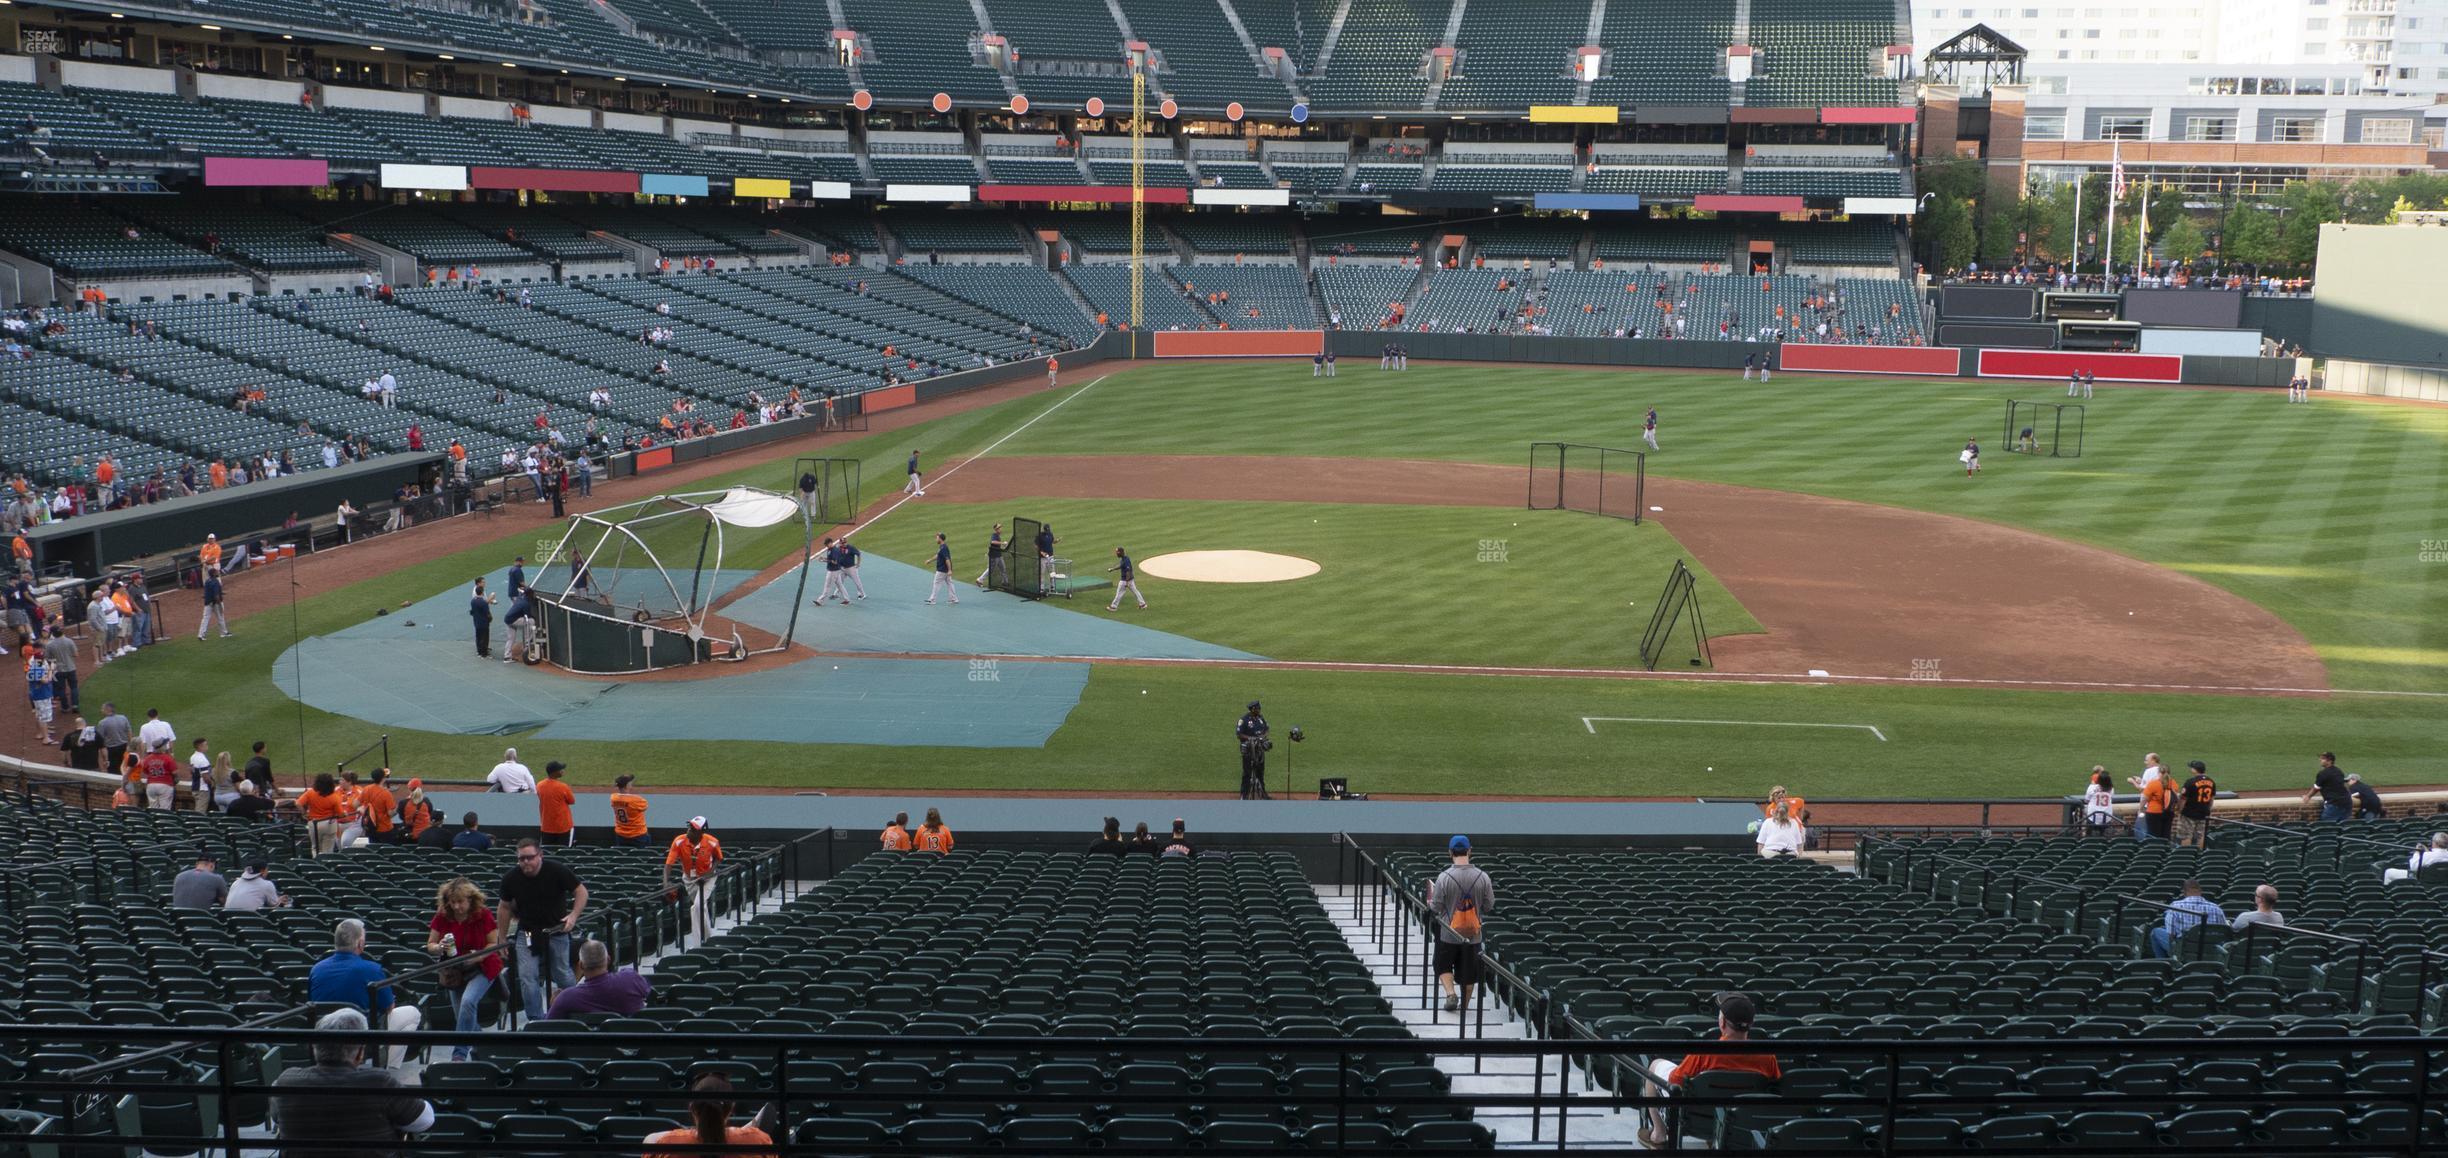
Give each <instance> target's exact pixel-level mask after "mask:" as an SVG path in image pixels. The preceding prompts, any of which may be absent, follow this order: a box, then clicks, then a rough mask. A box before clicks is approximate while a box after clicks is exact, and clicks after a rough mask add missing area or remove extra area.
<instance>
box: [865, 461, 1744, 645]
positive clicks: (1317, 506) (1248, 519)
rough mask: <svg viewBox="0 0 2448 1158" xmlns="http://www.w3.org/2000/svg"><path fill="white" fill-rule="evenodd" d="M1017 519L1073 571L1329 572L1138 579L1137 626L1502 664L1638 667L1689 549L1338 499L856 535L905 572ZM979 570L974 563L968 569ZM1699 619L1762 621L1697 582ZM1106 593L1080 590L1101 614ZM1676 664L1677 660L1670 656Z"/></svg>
mask: <svg viewBox="0 0 2448 1158" xmlns="http://www.w3.org/2000/svg"><path fill="white" fill-rule="evenodd" d="M1013 515H1026V516H1028V517H1031V518H1035V519H1039V520H1042V521H1044V522H1047V523H1050V524H1052V525H1053V527H1054V529H1055V532H1056V533H1057V534H1060V535H1062V536H1063V542H1062V545H1061V547H1060V548H1059V550H1060V552H1061V553H1062V554H1063V555H1064V556H1065V557H1067V558H1070V559H1072V560H1074V567H1075V571H1074V574H1079V575H1087V574H1092V573H1102V572H1104V571H1105V569H1107V568H1109V567H1111V566H1112V565H1113V558H1112V555H1113V549H1114V547H1116V546H1127V547H1129V548H1130V549H1131V551H1132V553H1133V557H1134V558H1137V559H1140V560H1146V559H1151V558H1154V557H1156V556H1158V555H1161V554H1164V553H1165V552H1168V551H1194V550H1230V549H1245V550H1263V551H1274V552H1279V553H1282V554H1287V555H1297V556H1300V557H1301V558H1304V559H1311V560H1315V561H1316V562H1317V563H1319V564H1320V565H1321V566H1322V567H1323V570H1321V571H1319V572H1318V573H1317V574H1316V575H1312V576H1310V577H1309V578H1306V579H1299V580H1295V581H1292V582H1288V583H1180V582H1172V581H1169V580H1165V579H1159V578H1154V577H1143V578H1142V580H1141V584H1140V587H1141V590H1143V591H1145V592H1146V593H1147V596H1148V600H1149V610H1147V611H1146V612H1140V611H1137V610H1135V609H1131V608H1130V607H1129V606H1128V605H1127V604H1126V605H1125V610H1124V612H1122V613H1120V614H1125V615H1127V616H1128V617H1129V619H1130V621H1131V622H1132V623H1136V624H1139V625H1140V626H1143V627H1152V628H1155V629H1157V630H1160V631H1170V632H1174V633H1176V634H1179V635H1186V636H1189V637H1191V638H1193V639H1202V640H1206V641H1207V642H1209V643H1219V644H1223V645H1224V646H1227V647H1235V648H1239V649H1241V650H1243V651H1248V652H1254V653H1256V654H1259V655H1264V656H1267V657H1270V658H1273V659H1307V660H1342V661H1347V662H1360V663H1445V664H1491V665H1501V666H1506V667H1535V666H1547V667H1606V668H1634V667H1639V666H1640V635H1641V630H1642V628H1643V627H1645V626H1647V624H1648V622H1649V615H1650V612H1651V611H1652V610H1653V609H1654V603H1655V600H1656V599H1657V597H1658V592H1659V590H1660V588H1661V587H1662V586H1663V584H1664V580H1665V577H1666V573H1667V571H1668V570H1669V569H1671V568H1672V567H1673V566H1674V561H1675V560H1676V559H1678V558H1683V557H1684V555H1683V550H1682V547H1681V546H1680V545H1678V544H1677V543H1676V542H1675V541H1674V537H1673V536H1672V535H1669V534H1667V532H1666V530H1665V528H1663V527H1660V526H1658V525H1657V524H1655V523H1645V524H1642V525H1640V526H1634V525H1633V524H1631V523H1630V522H1628V521H1625V520H1622V519H1610V518H1602V517H1599V516H1595V515H1584V514H1576V513H1573V512H1569V511H1515V510H1503V509H1497V508H1489V507H1397V506H1364V505H1356V504H1341V503H1210V502H1171V501H1147V500H1128V501H1124V500H1099V501H1082V500H1030V501H1026V502H1019V503H996V504H992V505H961V504H947V503H937V502H934V501H933V500H931V499H930V500H928V501H927V502H925V503H923V504H920V503H912V504H910V505H907V506H904V507H901V508H900V509H899V510H896V511H894V512H893V513H892V514H890V515H887V516H885V517H884V518H882V519H879V520H877V521H876V522H874V523H871V524H869V525H868V527H867V529H866V530H864V531H862V532H861V533H860V535H859V542H860V543H861V544H862V545H863V546H864V547H865V548H866V549H867V550H869V551H871V552H874V553H875V554H879V555H883V556H886V557H888V558H895V559H899V560H901V561H902V562H905V563H910V564H912V565H916V566H925V565H927V561H928V560H929V559H931V558H933V552H934V533H935V532H936V531H938V530H946V531H947V533H949V534H952V535H953V536H954V543H955V550H958V551H961V552H963V554H962V556H961V559H962V561H963V562H965V563H969V564H970V565H971V567H972V568H974V567H975V566H976V564H975V563H974V560H975V559H976V552H977V550H978V547H977V545H976V544H977V543H978V542H979V541H982V540H983V539H984V538H985V528H986V527H987V526H989V525H990V524H992V523H995V522H997V521H1001V522H1005V523H1006V524H1008V523H1009V521H1010V518H1011V516H1013ZM970 573H971V574H974V573H975V572H974V570H971V571H970ZM1700 596H1701V610H1702V611H1703V612H1704V613H1705V614H1706V615H1707V622H1708V625H1709V630H1710V631H1711V633H1713V634H1718V635H1726V634H1736V633H1741V632H1749V631H1758V630H1759V624H1758V623H1757V622H1755V621H1754V620H1752V618H1751V616H1750V615H1749V614H1748V613H1746V612H1745V611H1744V610H1743V609H1742V605H1741V604H1739V603H1736V602H1735V601H1734V598H1733V596H1731V595H1728V594H1727V593H1726V591H1725V589H1724V588H1723V587H1720V586H1719V585H1718V584H1717V581H1716V580H1715V579H1714V578H1712V577H1709V576H1708V575H1707V573H1706V572H1701V585H1700ZM1112 598H1113V592H1112V590H1111V589H1110V588H1108V589H1106V590H1103V591H1090V592H1085V593H1083V594H1082V595H1081V596H1080V597H1079V598H1078V599H1077V600H1076V604H1077V606H1078V607H1079V608H1080V609H1082V610H1088V611H1092V612H1094V613H1095V614H1099V615H1102V614H1105V612H1104V611H1103V609H1102V605H1103V603H1104V602H1105V601H1107V600H1110V599H1112ZM1676 662H1678V663H1679V662H1681V661H1680V660H1678V661H1676Z"/></svg>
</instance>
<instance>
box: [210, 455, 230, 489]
mask: <svg viewBox="0 0 2448 1158" xmlns="http://www.w3.org/2000/svg"><path fill="white" fill-rule="evenodd" d="M211 473H212V489H214V490H221V489H224V488H226V487H228V486H229V464H228V463H226V462H223V461H221V460H220V459H217V458H216V459H214V460H213V464H212V472H211Z"/></svg>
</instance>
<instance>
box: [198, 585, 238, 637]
mask: <svg viewBox="0 0 2448 1158" xmlns="http://www.w3.org/2000/svg"><path fill="white" fill-rule="evenodd" d="M203 604H204V617H203V618H202V619H199V620H197V621H196V639H198V640H199V641H200V640H202V639H203V638H204V633H205V632H207V631H209V630H211V628H212V626H213V625H214V624H216V623H218V624H220V625H221V638H223V639H228V638H229V633H230V629H229V603H228V597H227V593H226V592H225V591H224V590H223V588H222V586H221V568H219V567H206V568H205V569H204V599H203Z"/></svg>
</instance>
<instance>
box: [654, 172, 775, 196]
mask: <svg viewBox="0 0 2448 1158" xmlns="http://www.w3.org/2000/svg"><path fill="white" fill-rule="evenodd" d="M783 186H784V191H785V192H788V190H789V183H788V182H784V183H783ZM638 192H640V193H644V194H646V195H648V196H651V197H703V196H705V195H706V179H705V178H703V177H683V176H681V175H679V174H677V173H640V174H638Z"/></svg>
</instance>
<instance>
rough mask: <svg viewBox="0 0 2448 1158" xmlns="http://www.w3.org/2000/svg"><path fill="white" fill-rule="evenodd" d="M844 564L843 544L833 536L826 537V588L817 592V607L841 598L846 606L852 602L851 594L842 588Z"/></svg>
mask: <svg viewBox="0 0 2448 1158" xmlns="http://www.w3.org/2000/svg"><path fill="white" fill-rule="evenodd" d="M842 564H843V552H842V548H841V544H840V543H839V542H838V541H836V540H835V539H834V538H833V536H831V535H827V536H825V541H824V568H825V577H824V586H823V587H822V588H820V589H819V590H818V591H817V592H816V606H818V607H822V606H824V605H825V600H827V599H833V598H839V599H840V600H841V601H842V602H843V603H844V604H847V603H849V602H850V592H849V591H847V590H845V589H844V588H843V587H842Z"/></svg>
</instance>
